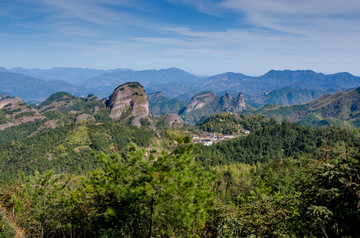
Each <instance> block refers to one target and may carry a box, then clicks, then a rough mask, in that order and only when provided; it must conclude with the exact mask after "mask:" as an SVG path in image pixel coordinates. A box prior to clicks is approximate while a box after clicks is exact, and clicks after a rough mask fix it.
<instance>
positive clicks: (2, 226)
mask: <svg viewBox="0 0 360 238" xmlns="http://www.w3.org/2000/svg"><path fill="white" fill-rule="evenodd" d="M15 235H16V231H15V230H14V228H12V227H11V226H10V224H9V223H8V222H7V221H6V220H5V219H4V217H3V216H2V215H0V236H1V237H2V238H14V237H15Z"/></svg>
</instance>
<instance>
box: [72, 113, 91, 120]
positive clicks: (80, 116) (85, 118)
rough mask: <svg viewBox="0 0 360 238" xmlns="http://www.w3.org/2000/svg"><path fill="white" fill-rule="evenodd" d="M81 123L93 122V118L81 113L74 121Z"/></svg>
mask: <svg viewBox="0 0 360 238" xmlns="http://www.w3.org/2000/svg"><path fill="white" fill-rule="evenodd" d="M81 121H95V118H94V117H93V116H92V115H89V114H87V113H82V114H80V115H79V116H77V117H76V119H75V122H81Z"/></svg>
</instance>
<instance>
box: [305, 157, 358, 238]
mask: <svg viewBox="0 0 360 238" xmlns="http://www.w3.org/2000/svg"><path fill="white" fill-rule="evenodd" d="M359 171H360V155H359V154H357V155H355V156H345V157H343V156H342V157H338V158H337V159H336V160H333V161H332V162H331V163H329V164H323V163H320V164H315V166H313V168H312V170H311V171H309V172H311V176H308V179H306V180H305V181H304V182H303V183H302V184H301V186H300V188H301V191H302V195H301V204H300V208H301V209H300V214H299V217H298V220H299V223H300V224H301V226H302V227H303V228H305V227H306V229H299V231H298V235H299V236H326V237H358V236H359V234H360V228H359V224H360V207H359V204H360V176H359V175H360V174H359Z"/></svg>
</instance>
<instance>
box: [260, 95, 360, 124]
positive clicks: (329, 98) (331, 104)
mask: <svg viewBox="0 0 360 238" xmlns="http://www.w3.org/2000/svg"><path fill="white" fill-rule="evenodd" d="M359 107H360V88H356V89H353V90H351V91H348V92H339V93H336V94H331V95H330V94H329V95H324V96H321V97H320V98H318V99H316V100H314V101H312V102H309V103H306V104H302V105H292V106H264V107H262V108H260V109H258V110H257V111H256V112H255V114H261V115H265V116H267V117H271V118H274V119H276V120H278V121H282V120H288V121H291V122H298V123H300V124H303V125H309V126H326V125H334V126H342V127H359V125H360V123H359V116H360V114H359V113H360V109H359Z"/></svg>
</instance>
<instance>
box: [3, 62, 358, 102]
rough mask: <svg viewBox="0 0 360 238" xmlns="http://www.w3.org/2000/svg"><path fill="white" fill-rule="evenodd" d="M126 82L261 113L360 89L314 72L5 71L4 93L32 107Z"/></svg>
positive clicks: (352, 79)
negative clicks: (228, 99) (233, 100)
mask: <svg viewBox="0 0 360 238" xmlns="http://www.w3.org/2000/svg"><path fill="white" fill-rule="evenodd" d="M125 82H139V83H140V84H141V85H143V86H144V88H145V90H146V91H147V93H149V94H150V93H155V92H162V93H163V95H164V96H165V97H167V98H168V99H180V100H182V101H189V100H190V99H191V98H192V97H194V96H196V95H197V94H200V93H202V92H204V91H211V92H213V93H215V94H217V95H220V96H221V95H224V94H225V92H226V91H229V93H230V94H231V95H232V96H233V97H236V96H237V95H238V94H239V93H243V94H244V99H245V101H246V102H247V104H248V105H250V106H252V107H255V108H258V107H261V106H263V105H265V104H269V103H272V104H279V105H292V104H300V103H306V102H310V101H311V100H314V99H316V98H318V97H320V96H321V95H324V94H328V93H335V92H339V91H343V90H346V89H350V88H355V87H357V86H359V85H360V77H358V76H354V75H352V74H349V73H336V74H330V75H325V74H322V73H316V72H314V71H311V70H296V71H290V70H284V71H278V70H271V71H269V72H268V73H266V74H264V75H262V76H258V77H254V76H247V75H244V74H241V73H231V72H228V73H223V74H218V75H214V76H210V77H200V76H196V75H193V74H190V73H188V72H185V71H183V70H181V69H177V68H170V69H161V70H142V71H135V70H130V69H114V70H101V69H86V68H64V67H57V68H52V69H48V70H43V69H24V68H13V69H6V68H3V67H2V68H0V85H1V89H0V92H1V93H7V94H8V95H10V96H17V97H20V98H22V99H23V100H24V101H26V102H38V103H39V102H41V101H44V100H45V99H46V98H47V97H49V96H50V95H51V94H52V93H55V92H58V91H64V92H68V93H70V94H73V95H76V96H83V97H86V96H87V95H88V94H95V95H96V96H98V97H99V98H104V97H107V96H108V95H110V94H111V92H112V91H113V89H114V88H115V87H117V86H118V85H120V84H123V83H125ZM150 103H151V102H150ZM177 104H179V103H178V102H177ZM180 104H181V103H180Z"/></svg>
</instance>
